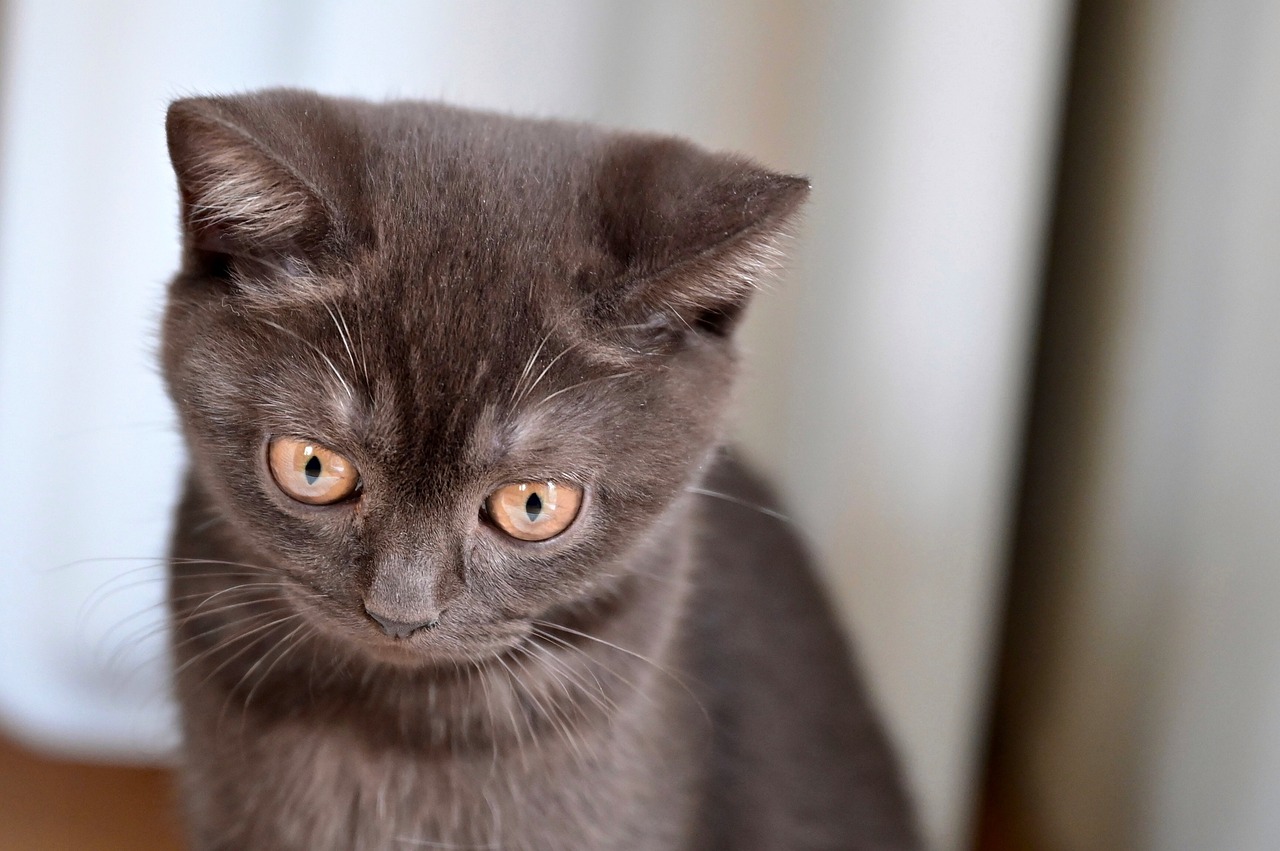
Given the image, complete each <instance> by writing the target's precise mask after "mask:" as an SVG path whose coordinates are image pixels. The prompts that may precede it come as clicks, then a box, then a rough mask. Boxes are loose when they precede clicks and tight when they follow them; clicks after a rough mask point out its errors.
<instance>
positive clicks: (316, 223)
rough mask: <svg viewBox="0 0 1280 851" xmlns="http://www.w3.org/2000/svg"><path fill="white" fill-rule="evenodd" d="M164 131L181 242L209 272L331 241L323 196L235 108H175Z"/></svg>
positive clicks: (220, 104) (192, 101)
mask: <svg viewBox="0 0 1280 851" xmlns="http://www.w3.org/2000/svg"><path fill="white" fill-rule="evenodd" d="M165 131H166V135H167V137H168V143H169V158H170V160H171V161H172V162H173V170H174V172H175V174H176V175H177V178H178V192H179V195H180V199H181V205H182V229H183V235H184V237H185V240H186V245H187V247H188V250H189V251H190V252H191V256H192V257H193V258H194V259H195V261H196V262H197V263H198V264H199V265H200V266H201V267H202V269H203V270H204V271H206V272H207V273H209V274H211V275H214V276H227V275H229V274H230V270H231V268H232V267H233V265H235V264H237V263H266V264H271V265H279V264H281V262H282V261H285V260H288V259H291V258H292V259H299V258H302V257H305V256H306V255H308V254H310V253H311V252H313V251H315V250H316V249H318V248H319V247H320V246H321V245H322V244H323V243H324V242H325V241H326V239H327V238H328V237H329V236H330V233H331V230H332V222H333V218H332V216H331V215H330V212H329V211H328V210H327V209H326V207H325V204H324V202H323V200H322V198H321V196H320V195H319V194H318V193H317V192H316V191H314V189H313V188H312V187H310V186H308V184H307V182H306V180H304V179H303V178H302V177H301V175H299V174H298V173H297V172H296V171H295V170H294V169H292V168H291V167H290V166H289V165H288V163H287V162H286V161H285V160H284V159H283V158H282V157H281V156H280V155H279V154H278V153H277V152H274V151H272V150H271V148H270V146H269V144H268V142H267V141H266V140H264V139H262V138H260V137H259V136H258V135H255V133H254V132H253V131H252V130H251V129H250V127H249V126H248V123H247V122H246V121H243V120H241V116H238V115H237V114H236V112H235V108H234V106H233V105H231V104H229V103H228V102H225V101H220V100H218V99H215V98H189V99H184V100H178V101H175V102H174V103H172V104H171V105H170V106H169V112H168V115H167V117H166V120H165Z"/></svg>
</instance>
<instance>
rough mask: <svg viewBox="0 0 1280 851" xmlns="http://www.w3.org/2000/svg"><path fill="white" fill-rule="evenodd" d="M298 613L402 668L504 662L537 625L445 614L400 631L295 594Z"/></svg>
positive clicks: (327, 602)
mask: <svg viewBox="0 0 1280 851" xmlns="http://www.w3.org/2000/svg"><path fill="white" fill-rule="evenodd" d="M290 596H292V597H293V598H294V599H293V601H292V602H293V604H294V606H295V607H296V608H298V609H301V610H303V611H305V612H307V613H308V614H309V615H310V616H311V619H312V620H313V621H315V622H316V625H317V626H318V627H320V628H321V629H322V630H323V631H324V632H326V633H328V634H329V635H330V636H331V637H332V638H334V639H336V640H338V641H341V642H342V643H343V644H344V645H347V646H352V645H354V648H355V649H356V650H357V651H358V652H360V653H363V654H364V655H366V656H368V657H370V658H373V659H375V660H377V661H381V662H386V663H390V664H394V665H398V666H406V667H423V666H430V665H433V664H445V665H460V664H476V663H479V662H484V661H486V660H489V659H493V658H496V657H500V656H502V655H504V654H506V653H508V652H510V651H511V650H513V649H514V648H516V647H517V646H519V644H520V643H521V642H522V641H524V640H525V639H526V638H528V636H529V635H531V634H532V632H533V625H532V624H531V623H530V622H529V621H528V620H525V619H504V620H490V619H486V618H482V617H479V616H477V615H468V614H467V613H463V612H458V611H456V610H454V611H446V612H445V613H443V615H442V616H441V617H440V618H439V619H438V620H436V621H434V622H432V623H431V624H430V625H429V626H428V625H426V624H423V625H420V626H418V627H417V628H413V629H402V630H397V629H395V628H388V627H387V626H386V625H385V624H379V623H378V622H375V620H374V619H373V618H371V617H370V616H368V615H367V614H366V613H365V612H364V611H355V612H353V611H351V610H350V608H349V607H347V606H343V605H341V603H340V601H338V600H334V599H332V598H331V597H328V596H327V595H325V596H324V597H323V598H317V596H316V595H312V594H305V593H301V594H293V595H290Z"/></svg>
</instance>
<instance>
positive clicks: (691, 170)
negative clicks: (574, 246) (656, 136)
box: [599, 139, 809, 336]
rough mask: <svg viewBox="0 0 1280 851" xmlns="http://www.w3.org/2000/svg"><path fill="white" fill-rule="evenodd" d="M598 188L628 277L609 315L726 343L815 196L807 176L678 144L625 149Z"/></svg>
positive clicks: (608, 239) (615, 253) (608, 303)
mask: <svg viewBox="0 0 1280 851" xmlns="http://www.w3.org/2000/svg"><path fill="white" fill-rule="evenodd" d="M599 185H600V193H601V198H602V202H603V216H602V224H603V231H604V238H605V243H606V245H607V247H608V250H609V252H610V254H611V255H612V257H613V259H614V260H615V261H616V262H617V263H619V264H620V265H621V266H622V267H623V269H624V272H623V274H622V276H621V279H620V285H619V287H618V289H617V291H615V292H613V293H610V294H609V296H608V297H607V298H606V299H605V303H604V306H605V307H606V310H607V312H608V313H610V314H612V315H614V316H616V317H617V318H621V319H624V320H627V321H633V322H641V323H646V322H653V321H654V320H655V319H656V320H658V321H661V322H667V323H668V324H670V325H671V326H672V327H679V328H692V329H696V330H699V331H704V332H708V333H711V334H716V335H720V336H725V335H728V334H729V333H730V332H731V331H732V330H733V328H734V327H735V325H736V323H737V320H738V318H739V316H740V314H741V312H742V309H743V308H744V307H745V306H746V304H747V302H748V301H749V299H750V297H751V295H752V294H753V293H754V292H755V291H756V290H757V289H758V288H759V287H760V285H761V283H762V282H763V281H764V280H765V279H766V278H767V277H768V276H769V274H770V273H772V272H773V271H775V270H776V267H777V266H778V265H779V261H780V260H781V251H780V250H779V242H780V241H781V239H782V237H783V236H784V235H785V234H786V231H787V226H788V223H789V222H790V221H791V220H792V219H793V217H794V216H795V214H796V212H797V211H798V210H799V208H800V206H801V205H802V204H803V203H804V200H805V198H807V197H808V194H809V181H808V180H807V179H805V178H803V177H796V176H791V175H782V174H776V173H774V172H770V171H767V170H765V169H762V168H760V167H758V166H756V165H754V164H752V163H749V162H747V161H744V160H741V159H737V158H733V157H728V156H722V155H717V154H710V153H707V152H704V151H701V150H699V149H698V148H696V147H694V146H693V145H691V144H689V143H687V142H683V141H680V140H675V139H661V140H649V139H645V140H639V141H631V140H628V141H627V142H625V143H622V144H620V145H619V146H618V147H616V148H615V149H614V150H613V151H612V152H611V155H610V157H609V158H608V159H607V161H606V164H605V167H604V169H603V170H602V172H601V175H600V180H599Z"/></svg>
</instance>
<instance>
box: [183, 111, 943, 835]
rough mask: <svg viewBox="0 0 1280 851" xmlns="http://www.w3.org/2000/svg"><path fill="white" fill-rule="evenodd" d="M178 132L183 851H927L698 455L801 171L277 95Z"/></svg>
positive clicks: (831, 663) (770, 543)
mask: <svg viewBox="0 0 1280 851" xmlns="http://www.w3.org/2000/svg"><path fill="white" fill-rule="evenodd" d="M168 138H169V149H170V153H171V156H172V159H173V165H174V169H175V171H176V173H177V177H178V185H179V189H180V194H181V201H182V227H183V235H184V248H183V258H182V267H181V269H180V271H179V272H178V274H177V276H176V277H175V279H174V281H173V283H172V285H171V288H170V292H169V303H168V309H167V313H166V315H165V320H164V332H163V336H164V343H163V357H164V375H165V379H166V381H167V383H168V387H169V391H170V393H171V395H172V397H173V399H174V402H175V403H176V405H177V407H178V411H179V413H180V416H181V422H182V428H183V432H184V434H185V437H186V441H187V445H188V447H189V450H190V456H191V469H190V471H189V473H188V475H187V478H186V484H185V492H184V495H183V498H182V503H181V505H180V507H179V509H178V515H177V524H176V531H175V534H174V541H173V552H172V559H171V573H172V582H171V586H170V588H171V590H170V600H171V607H172V617H173V624H174V639H173V641H174V645H173V653H174V658H175V663H176V666H177V676H176V681H177V685H176V688H177V696H178V700H179V703H180V705H181V711H182V726H183V733H184V737H185V750H184V758H183V768H182V778H183V791H184V799H185V804H186V811H187V817H188V822H189V835H190V838H191V842H192V845H193V847H194V848H196V849H200V851H212V849H237V850H239V849H281V851H283V849H298V851H323V849H344V851H348V850H349V849H370V850H372V849H396V848H402V849H413V848H452V849H481V848H484V849H509V850H510V851H517V849H538V851H575V850H576V849H580V850H581V851H588V850H589V851H605V849H627V851H642V850H643V849H653V850H654V851H657V849H738V851H750V849H770V851H779V849H855V848H877V849H890V848H892V849H904V848H915V847H917V846H918V841H917V839H916V837H915V832H914V828H913V826H912V820H911V818H910V814H909V808H908V806H907V804H906V801H905V797H904V794H903V791H902V787H901V784H900V781H899V778H898V774H897V770H896V768H895V766H894V761H893V759H892V757H891V754H890V751H889V748H888V747H887V746H886V742H885V738H884V735H883V734H882V732H881V729H880V726H879V724H878V723H877V721H876V719H875V717H874V716H873V714H872V713H871V711H870V710H869V708H868V705H867V701H866V698H865V696H864V694H863V690H862V688H861V687H860V685H859V684H858V682H857V680H856V678H855V675H854V673H853V672H852V669H851V665H850V662H849V659H848V654H847V652H846V649H845V646H844V644H843V642H842V638H841V635H840V632H839V630H838V629H837V627H836V625H835V623H834V621H833V618H832V616H831V613H830V611H829V610H828V609H827V607H826V605H825V603H824V601H823V598H822V597H821V595H820V594H819V591H818V588H817V586H816V584H815V582H814V579H813V577H812V575H811V571H810V568H809V566H808V564H807V560H806V557H805V555H804V553H803V551H802V548H801V546H800V544H799V543H798V542H797V541H796V538H795V535H794V534H793V532H792V530H791V529H789V528H788V527H787V526H786V525H785V524H784V523H782V522H780V521H779V520H778V519H776V517H775V515H774V513H773V512H771V510H769V509H767V508H765V506H767V505H768V504H769V503H770V497H769V495H768V493H767V492H765V491H764V490H763V489H762V487H761V486H760V485H759V484H758V483H757V482H756V481H754V480H753V479H752V478H751V477H750V476H749V475H748V474H747V472H746V471H744V469H743V468H742V465H741V464H740V463H739V462H738V461H736V460H735V459H734V457H733V456H732V455H731V454H729V453H727V452H726V451H725V450H723V449H722V448H721V443H722V434H723V427H724V423H723V412H724V410H725V407H726V401H727V398H728V394H729V388H730V383H731V379H732V376H733V373H734V364H735V360H736V356H735V349H734V344H733V332H734V329H735V327H736V325H737V324H738V319H739V317H740V315H741V313H742V310H743V308H744V306H745V305H746V303H747V301H748V299H749V297H750V295H751V293H752V292H753V290H754V289H755V287H756V285H757V283H758V280H759V278H760V276H761V275H762V274H763V273H764V272H766V271H767V269H768V267H769V266H770V264H771V261H772V259H773V255H774V251H775V249H774V244H775V242H776V239H777V237H778V236H779V234H780V232H781V231H782V230H783V228H784V227H785V225H786V224H787V222H788V220H789V219H790V218H791V217H792V216H793V215H794V214H795V212H796V210H797V208H798V207H799V206H800V205H801V203H802V202H803V201H804V199H805V196H806V195H807V193H808V183H807V182H806V181H805V180H804V179H802V178H798V177H787V176H782V175H778V174H773V173H770V172H768V171H765V170H763V169H761V168H759V167H757V166H755V165H753V164H751V163H749V162H747V161H744V160H742V159H738V158H734V157H728V156H722V155H716V154H710V153H706V152H704V151H701V150H699V149H698V148H695V147H693V146H691V145H689V144H687V143H685V142H682V141H679V140H675V139H670V138H662V137H655V136H644V135H636V134H625V133H615V132H609V131H605V130H600V129H596V128H593V127H588V126H583V125H576V124H568V123H559V122H553V121H534V120H522V119H515V118H509V117H504V116H499V115H493V114H486V113H479V112H470V111H465V110H460V109H452V108H449V107H445V106H440V105H436V104H426V103H414V102H398V103H386V104H370V103H365V102H361V101H356V100H340V99H335V98H327V97H321V96H318V95H314V94H310V93H306V92H299V91H281V90H277V91H265V92H260V93H256V94H249V95H242V96H235V97H225V98H196V99H190V100H181V101H178V102H176V103H174V104H173V105H172V107H171V108H170V110H169V115H168Z"/></svg>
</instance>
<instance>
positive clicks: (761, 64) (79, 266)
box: [0, 0, 1069, 848]
mask: <svg viewBox="0 0 1280 851" xmlns="http://www.w3.org/2000/svg"><path fill="white" fill-rule="evenodd" d="M1068 6H1069V3H1068V2H1067V0H974V2H969V3H964V4H957V3H952V2H947V0H916V2H909V3H903V2H898V0H865V2H849V3H834V2H833V3H826V4H819V3H813V4H802V3H766V2H733V3H731V2H728V0H719V2H717V0H702V1H701V2H666V3H652V4H639V3H633V2H623V1H622V0H618V2H610V3H601V2H588V0H558V2H549V3H539V4H536V5H534V4H523V3H518V2H514V0H513V2H502V3H474V2H472V3H463V2H454V3H410V2H400V3H380V4H368V3H365V4H356V3H339V2H310V0H309V1H308V2H302V0H295V2H280V3H274V4H270V5H267V4H258V3H249V2H236V3H224V4H208V3H196V2H192V1H191V0H183V2H173V0H138V2H133V3H130V4H128V5H127V6H124V5H122V4H115V5H110V4H100V3H92V2H89V0H79V1H78V2H77V0H9V2H8V3H7V6H6V16H7V17H6V23H5V28H4V39H5V41H4V48H3V61H4V67H3V77H2V78H0V83H2V85H3V93H4V94H3V97H4V99H3V103H2V104H0V106H2V108H3V113H2V116H0V133H2V136H0V158H2V160H0V447H2V448H3V449H2V450H0V451H3V454H4V461H3V464H0V469H3V471H4V475H3V486H2V487H0V541H3V549H2V550H0V553H2V554H0V559H3V563H2V565H0V567H2V570H3V584H4V589H5V591H4V593H3V594H0V642H2V643H0V712H2V713H3V720H4V722H5V723H6V725H7V726H8V727H9V729H10V730H11V731H13V732H14V733H16V734H19V735H21V736H23V737H25V738H26V739H27V740H29V741H32V742H35V743H39V744H42V745H44V746H46V747H49V748H54V749H58V750H61V751H64V752H74V753H77V754H80V755H88V756H96V757H101V758H115V759H148V758H155V757H159V756H161V755H163V754H164V753H165V752H167V750H168V749H169V748H170V747H171V746H172V743H173V734H172V727H171V722H170V713H169V710H168V705H167V702H166V699H165V672H164V666H163V659H162V657H163V641H162V636H161V635H160V633H159V632H158V631H157V630H158V629H159V628H160V625H161V623H162V621H161V613H160V610H159V608H158V607H156V605H155V604H156V603H157V602H158V601H159V599H160V593H161V587H160V582H159V578H160V576H161V571H160V568H159V564H158V562H157V561H156V560H157V559H158V557H159V556H160V555H161V554H162V553H163V550H164V540H165V535H166V529H167V525H168V514H169V509H170V505H171V503H172V501H173V498H174V487H175V484H176V481H177V477H178V472H179V469H180V466H181V463H182V462H181V455H180V449H179V446H178V443H177V440H176V438H175V436H174V433H173V428H172V418H171V414H170V412H169V408H168V405H167V403H166V402H165V400H164V399H163V396H162V393H161V390H160V387H159V384H158V381H157V379H156V371H155V368H154V366H153V348H154V339H155V329H156V319H157V316H158V312H159V310H160V305H161V298H162V288H163V285H164V282H165V279H166V277H167V276H168V275H169V274H170V272H171V271H172V269H173V267H174V264H175V261H176V241H175V235H176V234H175V230H176V210H175V197H174V191H173V185H172V179H171V176H170V174H169V171H168V165H167V159H166V155H165V151H164V144H163V134H162V131H161V128H162V118H163V111H164V107H165V104H166V102H167V101H168V100H169V99H170V98H172V97H175V96H178V95H183V94H189V93H193V92H227V91H235V90H241V89H245V88H250V87H257V86H262V85H270V84H288V85H299V86H307V87H314V88H319V89H321V90H323V91H327V92H331V93H339V94H360V95H365V96H370V97H382V96H388V95H401V96H408V95H413V96H427V97H444V98H446V99H449V100H452V101H455V102H459V103H463V104H469V105H483V106H487V107H497V108H502V109H510V110H515V111H519V112H524V113H529V112H532V113H539V114H548V115H559V116H566V117H572V118H581V119H587V120H593V121H603V122H607V123H611V124H618V125H625V126H633V127H642V128H647V129H653V130H661V131H670V132H676V133H680V134H682V135H686V136H689V137H692V138H695V139H697V140H699V141H701V142H703V143H705V144H708V145H712V146H715V147H721V148H730V149H735V150H739V151H743V152H746V153H748V154H752V155H754V156H756V157H758V158H760V159H761V160H763V161H765V162H767V163H769V164H771V165H773V166H775V167H777V168H780V169H786V170H791V171H798V172H806V173H808V174H810V175H812V177H813V178H814V182H815V186H816V192H815V195H814V200H813V203H812V205H811V207H810V210H809V214H808V224H807V227H806V228H805V231H804V235H803V236H802V237H801V239H800V240H799V243H798V244H797V246H796V252H795V253H796V256H797V260H796V263H795V264H794V268H793V272H792V273H791V274H790V275H788V276H787V277H786V279H785V280H784V281H782V282H780V283H779V285H778V286H777V288H776V291H775V292H774V293H772V294H771V295H769V296H766V297H765V298H764V299H763V300H762V301H761V302H760V303H759V304H757V305H756V308H755V310H754V313H753V316H752V319H751V323H750V325H749V327H748V329H747V342H748V344H749V346H750V348H751V350H752V352H753V356H752V359H751V361H750V367H749V372H750V374H749V376H748V382H747V386H746V388H745V389H744V392H743V396H742V406H741V407H742V415H741V418H740V420H741V423H742V427H741V439H742V440H743V442H744V443H745V444H746V445H747V447H748V450H749V451H750V452H751V454H752V456H753V457H754V458H755V459H757V461H758V463H759V464H760V465H761V466H762V467H764V468H765V469H767V470H768V471H769V472H770V473H771V474H772V475H773V476H774V478H775V479H776V480H777V481H778V482H779V484H780V485H781V487H782V489H783V491H784V492H785V494H786V496H787V497H788V500H789V505H790V509H789V510H790V512H791V514H792V515H793V517H794V518H795V521H796V522H797V524H798V525H799V527H800V529H801V530H802V531H803V532H804V533H805V534H806V535H807V537H808V538H809V540H810V541H811V542H812V544H813V546H814V549H815V551H816V552H817V553H818V554H819V555H820V556H821V558H822V560H823V564H824V568H825V571H826V576H827V578H828V579H829V580H830V584H831V587H832V589H833V592H834V593H835V594H836V596H837V599H838V601H839V602H840V603H841V605H842V608H843V610H844V611H845V612H846V613H848V615H849V621H850V624H851V629H852V631H853V632H854V633H856V635H857V638H858V640H859V642H860V648H861V655H862V657H863V659H864V662H865V664H866V667H867V668H868V670H869V673H870V678H871V681H872V684H873V687H874V689H875V692H876V695H877V698H878V700H879V703H880V704H881V706H882V707H883V709H884V712H885V714H886V717H887V719H888V722H889V724H890V727H891V729H892V731H893V733H894V734H895V736H896V738H897V739H898V741H899V743H900V746H901V750H902V753H903V756H904V760H905V762H906V766H907V769H908V773H909V775H910V780H911V783H912V787H913V789H914V791H915V793H916V796H917V798H918V799H919V801H920V804H921V806H922V810H923V814H924V817H925V821H926V824H927V830H928V833H929V835H930V837H931V838H932V839H933V841H934V843H935V845H936V846H937V847H939V848H957V847H961V846H962V845H963V844H964V842H965V837H966V836H967V835H968V829H969V828H968V824H969V817H970V816H969V811H970V807H971V805H972V800H973V791H974V781H975V771H976V768H977V765H976V760H977V758H978V757H979V747H978V745H979V743H980V741H981V738H982V735H983V724H984V717H985V713H984V709H983V707H984V701H985V692H986V690H987V688H988V685H989V684H988V680H989V676H990V670H991V664H992V643H993V626H994V623H995V608H996V605H997V603H998V602H999V599H1000V587H1001V585H1000V574H999V565H1000V557H1001V554H1002V550H1003V543H1004V538H1005V534H1006V525H1007V520H1008V517H1007V514H1008V505H1009V500H1010V483H1011V479H1012V464H1013V460H1014V449H1013V448H1014V446H1015V444H1016V442H1017V441H1016V438H1017V433H1018V431H1017V430H1018V423H1019V420H1020V415H1021V401H1022V398H1023V383H1024V373H1025V372H1026V369H1025V364H1026V361H1027V350H1028V344H1029V340H1030V328H1029V321H1030V314H1031V312H1032V308H1033V307H1034V294H1035V292H1036V287H1035V283H1036V281H1035V279H1036V272H1037V265H1036V264H1037V257H1038V250H1039V240H1040V233H1041V230H1042V225H1043V220H1044V209H1045V206H1046V199H1045V190H1046V184H1047V176H1048V174H1049V171H1050V159H1051V153H1052V146H1053V134H1054V130H1055V124H1056V112H1057V104H1058V98H1059V92H1060V89H1061V86H1060V82H1061V71H1062V65H1063V57H1064V49H1063V48H1064V42H1065V38H1066V30H1067V12H1068ZM112 559H120V560H112Z"/></svg>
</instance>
